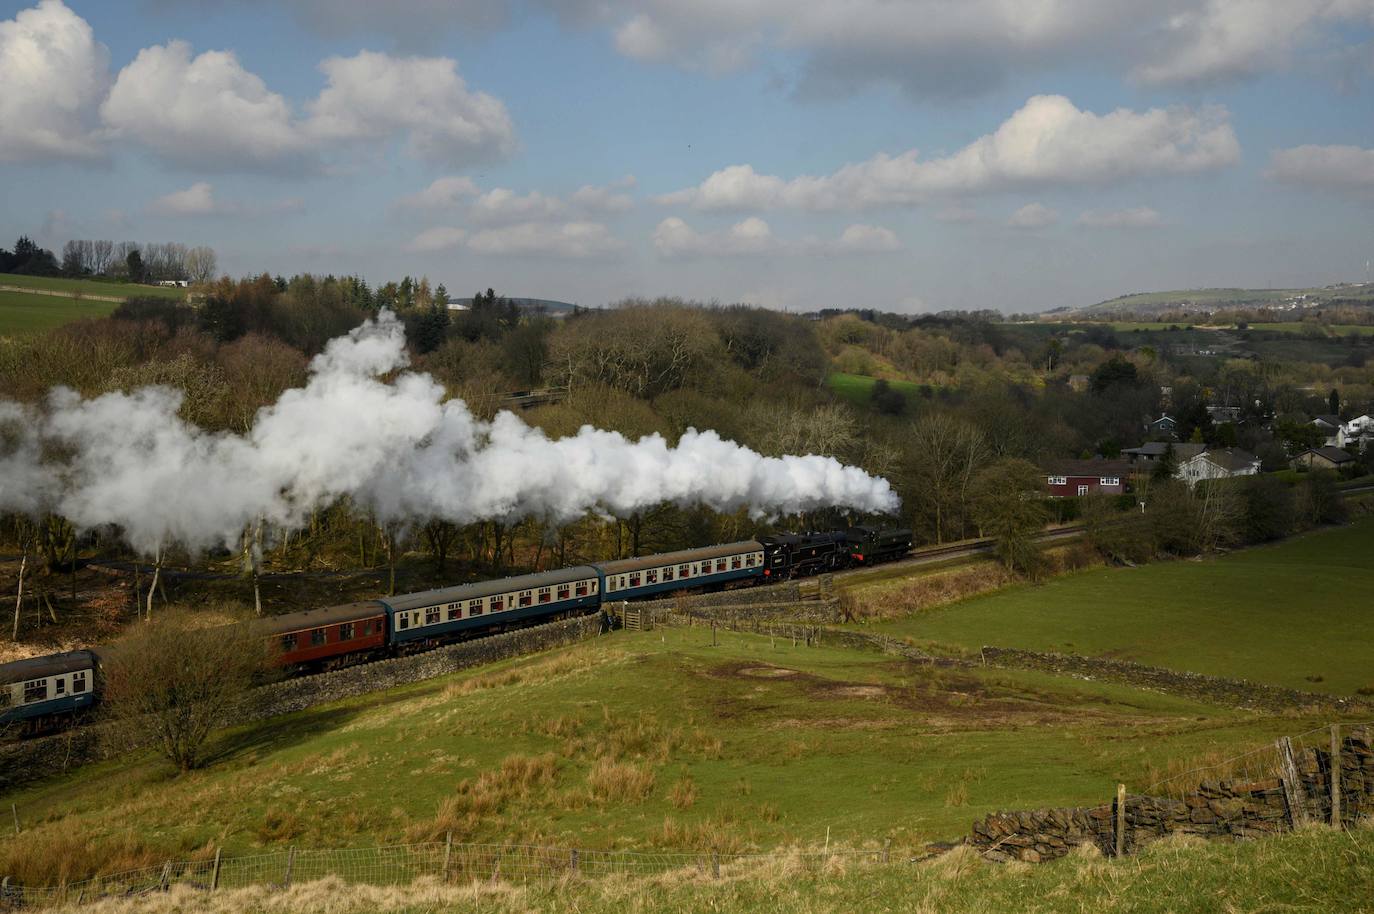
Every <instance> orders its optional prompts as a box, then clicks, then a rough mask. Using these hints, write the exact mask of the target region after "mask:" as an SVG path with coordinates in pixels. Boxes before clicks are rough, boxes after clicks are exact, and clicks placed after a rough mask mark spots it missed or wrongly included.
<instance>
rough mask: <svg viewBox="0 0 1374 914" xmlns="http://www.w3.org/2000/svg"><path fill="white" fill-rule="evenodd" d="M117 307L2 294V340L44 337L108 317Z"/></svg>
mask: <svg viewBox="0 0 1374 914" xmlns="http://www.w3.org/2000/svg"><path fill="white" fill-rule="evenodd" d="M2 284H3V283H0V285H2ZM116 307H118V305H116V304H115V303H114V302H107V301H91V300H90V299H81V298H64V297H62V296H58V295H37V294H33V293H29V292H6V291H3V290H0V337H2V336H19V335H22V334H28V333H40V332H42V331H44V330H51V329H52V328H53V327H60V326H61V325H63V324H66V323H70V322H71V321H74V320H80V319H81V318H83V317H104V316H105V315H107V314H109V313H110V312H111V311H113V310H114V309H115V308H116Z"/></svg>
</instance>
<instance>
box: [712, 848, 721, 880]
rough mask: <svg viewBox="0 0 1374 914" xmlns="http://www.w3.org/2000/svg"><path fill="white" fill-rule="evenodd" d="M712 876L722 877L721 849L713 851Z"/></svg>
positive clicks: (715, 877) (714, 877) (713, 877)
mask: <svg viewBox="0 0 1374 914" xmlns="http://www.w3.org/2000/svg"><path fill="white" fill-rule="evenodd" d="M711 878H712V879H719V878H720V851H711Z"/></svg>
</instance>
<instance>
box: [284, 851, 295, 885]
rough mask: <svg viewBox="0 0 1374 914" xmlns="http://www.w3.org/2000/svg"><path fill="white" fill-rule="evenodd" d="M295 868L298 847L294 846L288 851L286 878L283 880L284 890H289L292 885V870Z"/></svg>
mask: <svg viewBox="0 0 1374 914" xmlns="http://www.w3.org/2000/svg"><path fill="white" fill-rule="evenodd" d="M295 866H296V845H294V844H293V845H291V846H290V847H289V848H287V850H286V877H285V878H284V879H282V882H281V884H282V888H288V887H289V886H290V885H291V870H292V869H294V868H295Z"/></svg>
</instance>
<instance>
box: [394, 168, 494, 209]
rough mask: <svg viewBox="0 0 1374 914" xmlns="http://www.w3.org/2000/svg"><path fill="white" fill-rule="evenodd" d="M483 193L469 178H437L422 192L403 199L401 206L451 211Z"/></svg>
mask: <svg viewBox="0 0 1374 914" xmlns="http://www.w3.org/2000/svg"><path fill="white" fill-rule="evenodd" d="M480 193H481V190H480V189H479V188H478V187H477V185H476V184H474V183H473V181H472V179H471V178H468V177H462V176H459V177H445V178H436V179H435V180H434V181H433V182H431V183H430V185H429V186H428V187H426V188H425V189H424V190H422V191H418V192H417V193H413V194H410V195H409V196H405V197H402V198H401V199H400V201H399V204H400V205H401V206H404V207H409V208H411V209H449V208H452V207H455V206H458V205H459V204H462V203H466V202H468V200H470V199H471V198H473V197H476V196H477V195H478V194H480Z"/></svg>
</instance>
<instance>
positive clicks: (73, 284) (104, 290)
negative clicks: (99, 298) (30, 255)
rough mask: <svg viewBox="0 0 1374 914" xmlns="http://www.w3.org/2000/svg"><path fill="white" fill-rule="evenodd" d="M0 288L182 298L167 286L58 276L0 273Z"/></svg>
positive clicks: (127, 296)
mask: <svg viewBox="0 0 1374 914" xmlns="http://www.w3.org/2000/svg"><path fill="white" fill-rule="evenodd" d="M0 286H18V287H20V288H24V289H43V290H46V291H49V292H62V293H64V294H67V295H108V296H112V297H115V298H132V297H134V296H136V295H137V296H141V295H151V296H155V297H157V298H176V299H182V298H185V297H186V290H185V289H179V288H172V287H170V286H148V285H142V284H138V283H131V282H115V281H113V280H103V279H67V278H65V277H61V276H25V275H22V274H19V273H0Z"/></svg>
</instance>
